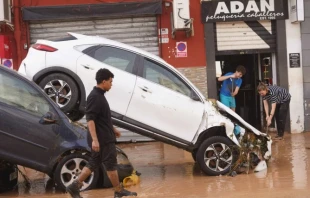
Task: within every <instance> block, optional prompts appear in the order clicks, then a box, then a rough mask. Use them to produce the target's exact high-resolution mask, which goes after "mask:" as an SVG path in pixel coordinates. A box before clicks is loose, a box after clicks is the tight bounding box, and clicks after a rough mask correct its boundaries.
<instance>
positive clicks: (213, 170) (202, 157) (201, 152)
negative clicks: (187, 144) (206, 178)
mask: <svg viewBox="0 0 310 198" xmlns="http://www.w3.org/2000/svg"><path fill="white" fill-rule="evenodd" d="M233 145H234V143H233V142H232V141H231V140H230V139H228V138H227V137H222V136H214V137H210V138H208V139H206V140H204V142H203V143H202V144H201V145H200V146H199V149H198V151H197V155H196V160H197V163H198V165H199V166H200V168H201V170H202V171H203V172H204V173H205V174H207V175H210V176H218V175H225V174H227V173H228V172H229V171H230V168H231V166H232V165H233V164H234V161H235V155H234V153H235V152H234V150H233V147H234V146H233ZM223 151H224V152H223Z"/></svg>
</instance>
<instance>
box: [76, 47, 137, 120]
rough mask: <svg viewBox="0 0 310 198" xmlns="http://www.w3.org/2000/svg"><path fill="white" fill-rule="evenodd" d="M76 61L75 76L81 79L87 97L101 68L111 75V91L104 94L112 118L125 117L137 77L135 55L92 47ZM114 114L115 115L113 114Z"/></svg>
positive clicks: (120, 50)
mask: <svg viewBox="0 0 310 198" xmlns="http://www.w3.org/2000/svg"><path fill="white" fill-rule="evenodd" d="M84 51H87V52H86V54H85V55H83V56H81V57H80V58H79V59H78V60H77V74H78V75H79V76H80V78H81V79H82V81H83V83H84V85H85V89H86V94H87V95H88V94H89V93H90V91H91V90H92V89H93V87H94V86H95V85H96V84H97V83H96V80H95V77H96V72H97V71H98V70H99V69H101V68H106V69H109V70H110V71H111V72H112V73H113V74H114V78H113V85H112V89H111V90H110V91H109V92H108V93H107V94H106V98H107V100H108V102H109V105H110V108H111V111H112V116H113V115H117V114H120V115H125V113H126V110H127V107H128V104H129V101H130V99H131V96H132V94H133V90H134V86H135V83H136V79H137V76H136V75H135V74H133V73H134V69H135V66H136V61H137V55H136V54H134V53H132V52H129V51H126V50H123V49H119V48H115V47H110V46H94V47H91V48H90V49H88V50H84ZM115 113H116V114H115Z"/></svg>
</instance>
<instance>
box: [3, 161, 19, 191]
mask: <svg viewBox="0 0 310 198" xmlns="http://www.w3.org/2000/svg"><path fill="white" fill-rule="evenodd" d="M17 182H18V169H17V165H14V164H11V163H9V162H6V161H1V160H0V193H3V192H7V191H10V190H13V189H14V188H15V187H16V185H17Z"/></svg>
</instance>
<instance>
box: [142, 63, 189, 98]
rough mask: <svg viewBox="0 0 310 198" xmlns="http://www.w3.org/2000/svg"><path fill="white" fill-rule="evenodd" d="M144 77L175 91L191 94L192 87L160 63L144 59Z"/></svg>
mask: <svg viewBox="0 0 310 198" xmlns="http://www.w3.org/2000/svg"><path fill="white" fill-rule="evenodd" d="M143 77H144V78H145V79H147V80H150V81H152V82H154V83H157V84H160V85H162V86H164V87H167V88H169V89H171V90H173V91H176V92H179V93H181V94H184V95H186V96H190V93H191V90H190V88H189V87H188V86H187V85H186V84H185V83H184V82H183V81H181V80H180V78H179V77H177V76H176V75H175V74H174V73H172V72H171V71H169V70H167V69H166V68H163V67H162V66H160V65H159V64H157V63H154V62H151V61H149V60H146V59H145V60H144V72H143Z"/></svg>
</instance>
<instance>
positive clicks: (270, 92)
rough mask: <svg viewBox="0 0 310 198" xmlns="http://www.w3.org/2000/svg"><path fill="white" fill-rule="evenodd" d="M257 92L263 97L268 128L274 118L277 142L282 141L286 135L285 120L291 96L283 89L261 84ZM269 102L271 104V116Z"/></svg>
mask: <svg viewBox="0 0 310 198" xmlns="http://www.w3.org/2000/svg"><path fill="white" fill-rule="evenodd" d="M257 91H258V93H259V94H260V95H261V96H262V97H263V103H264V109H265V113H266V121H267V126H269V125H270V124H271V120H272V118H273V116H274V117H275V119H276V123H277V132H278V135H277V136H276V137H275V140H282V139H283V135H284V128H285V120H286V116H287V113H288V109H289V105H290V101H291V94H290V93H289V92H288V91H287V90H286V89H284V88H282V87H278V86H266V85H265V84H264V83H260V84H259V85H258V87H257ZM267 101H269V102H271V111H270V114H269V108H268V102H267Z"/></svg>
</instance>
